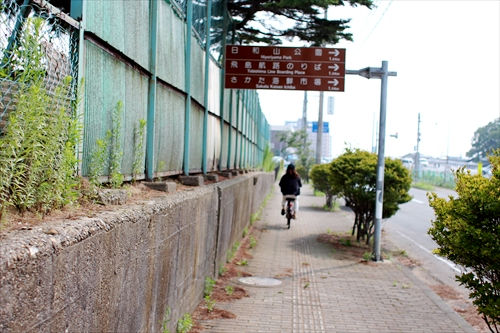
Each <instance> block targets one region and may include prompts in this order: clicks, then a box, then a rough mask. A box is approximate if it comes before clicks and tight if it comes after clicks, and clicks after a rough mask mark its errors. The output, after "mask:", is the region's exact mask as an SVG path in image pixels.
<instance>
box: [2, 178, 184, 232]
mask: <svg viewBox="0 0 500 333" xmlns="http://www.w3.org/2000/svg"><path fill="white" fill-rule="evenodd" d="M81 187H82V191H84V192H85V191H87V192H88V191H89V186H88V183H86V182H85V181H82V185H81ZM124 189H125V190H126V191H127V194H128V199H127V202H126V205H129V204H137V203H139V202H141V201H144V200H149V199H152V198H157V197H161V196H165V195H168V194H166V193H165V192H160V191H156V190H153V189H150V188H148V187H147V186H144V185H142V184H141V183H135V184H130V185H126V186H124ZM181 190H182V189H181ZM116 207H120V206H116V205H101V204H98V203H95V202H92V201H91V200H89V199H87V198H86V197H84V196H82V197H81V198H80V199H79V200H78V202H77V203H76V204H75V205H71V206H70V205H68V206H65V207H63V208H61V209H54V210H52V211H51V212H50V213H48V214H46V215H42V214H40V213H36V212H30V211H26V212H18V211H17V210H16V209H14V208H12V207H9V208H8V209H7V211H6V213H5V214H4V217H3V218H4V222H3V224H2V226H1V229H2V230H1V233H0V238H2V236H5V234H7V233H9V232H11V231H15V230H30V229H31V228H32V227H34V226H38V225H42V224H44V223H48V222H51V223H55V224H57V223H58V222H60V223H62V222H63V221H67V220H77V219H79V218H82V217H94V216H96V215H97V214H98V213H101V212H106V211H113V210H115V209H116Z"/></svg>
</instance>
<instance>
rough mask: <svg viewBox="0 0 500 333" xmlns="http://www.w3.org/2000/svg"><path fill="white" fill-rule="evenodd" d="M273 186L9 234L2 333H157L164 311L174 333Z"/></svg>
mask: <svg viewBox="0 0 500 333" xmlns="http://www.w3.org/2000/svg"><path fill="white" fill-rule="evenodd" d="M273 181H274V177H273V175H272V174H268V173H253V174H249V175H244V176H240V177H238V178H236V179H232V180H228V181H225V182H221V183H218V184H213V185H208V186H203V187H200V188H193V190H191V191H183V192H177V193H175V194H172V195H166V196H165V197H162V198H160V199H155V200H151V201H148V202H144V203H142V204H139V205H135V206H131V207H126V208H123V207H120V208H118V209H117V210H115V211H113V212H106V213H101V214H99V215H98V216H96V217H94V218H84V219H79V220H72V221H64V222H62V223H61V222H59V223H49V224H44V225H42V226H38V227H34V228H33V229H32V230H22V231H16V232H12V233H9V234H8V235H6V236H5V237H4V238H3V239H1V240H0V331H2V332H30V331H31V332H64V331H69V332H89V331H94V332H95V331H98V332H103V331H112V332H158V331H160V330H161V324H162V321H163V320H164V319H165V318H164V315H165V312H166V310H167V308H170V309H171V315H170V319H171V320H170V323H169V326H170V330H171V331H175V324H176V322H177V319H178V318H180V317H181V316H182V314H184V313H186V312H191V311H192V310H193V309H194V308H195V307H196V305H197V304H198V303H199V301H200V300H201V298H202V294H203V288H204V280H205V278H206V277H207V276H210V277H215V276H216V274H217V271H218V267H219V266H220V265H221V264H223V263H224V262H225V259H226V255H227V251H228V249H229V248H230V247H231V245H232V244H234V242H236V241H237V240H238V239H240V238H241V235H242V231H243V228H244V227H245V226H247V225H248V223H249V221H250V215H251V213H253V212H255V211H256V210H257V209H258V207H259V206H260V204H261V203H262V200H263V199H264V198H265V196H266V194H267V193H268V192H269V190H270V189H271V185H272V183H273ZM49 230H50V232H49Z"/></svg>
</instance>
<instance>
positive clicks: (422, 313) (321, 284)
mask: <svg viewBox="0 0 500 333" xmlns="http://www.w3.org/2000/svg"><path fill="white" fill-rule="evenodd" d="M275 186H276V187H275V189H274V194H273V196H272V198H271V199H270V200H269V202H268V204H267V206H266V208H265V209H264V211H263V214H262V217H261V220H260V221H258V222H256V227H257V228H259V229H261V230H262V231H263V232H262V233H261V236H260V238H259V239H258V244H257V246H256V248H255V249H253V250H252V252H251V254H252V255H253V259H251V260H249V264H248V267H245V271H247V272H249V273H251V274H252V275H253V276H259V277H274V278H278V279H279V280H281V281H282V284H281V285H280V286H277V287H252V286H244V288H245V289H246V290H247V292H248V294H249V295H250V296H249V297H245V298H243V299H241V300H236V301H232V302H229V303H217V304H216V307H217V308H219V309H224V310H227V311H230V312H232V313H234V314H235V315H236V319H216V320H205V321H202V322H201V323H200V324H201V325H202V326H203V327H205V329H204V331H203V332H218V333H219V332H231V333H234V332H307V333H309V332H475V331H474V329H473V328H472V327H471V326H470V325H469V324H468V323H467V322H466V321H465V320H464V319H462V317H460V316H459V315H458V314H457V313H455V312H454V311H453V310H452V309H451V308H450V307H449V306H448V305H447V304H445V303H444V302H443V301H442V300H441V299H440V298H439V297H438V296H437V295H436V294H435V293H434V292H433V291H432V290H431V289H429V288H428V287H427V286H426V285H424V284H423V283H422V282H420V281H419V280H418V279H417V278H416V277H415V276H414V275H413V273H412V272H411V270H410V269H409V268H407V267H405V266H402V265H401V264H399V263H397V262H396V261H394V262H387V261H386V262H384V263H370V264H366V263H365V264H364V263H362V262H360V259H361V257H355V256H352V255H347V254H346V253H344V252H343V251H341V250H339V249H335V248H334V247H333V246H332V245H331V244H327V243H323V242H318V240H317V238H318V236H319V235H320V234H325V233H326V232H327V231H331V232H341V233H344V232H349V231H350V229H351V226H352V222H353V220H352V218H353V215H352V213H350V212H348V211H345V210H340V211H336V212H333V213H329V212H325V211H324V210H323V209H322V208H321V207H322V206H323V204H324V198H320V197H314V196H313V193H312V190H311V188H310V187H308V186H305V187H304V188H303V191H302V192H303V194H302V195H301V196H300V212H299V214H298V218H297V220H295V221H292V226H291V229H290V230H287V229H286V220H285V218H284V217H283V216H281V215H280V202H281V194H280V193H279V188H278V187H277V185H275ZM234 283H235V284H236V283H238V282H237V279H235V280H234Z"/></svg>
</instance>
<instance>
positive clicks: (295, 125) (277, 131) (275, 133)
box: [271, 119, 332, 160]
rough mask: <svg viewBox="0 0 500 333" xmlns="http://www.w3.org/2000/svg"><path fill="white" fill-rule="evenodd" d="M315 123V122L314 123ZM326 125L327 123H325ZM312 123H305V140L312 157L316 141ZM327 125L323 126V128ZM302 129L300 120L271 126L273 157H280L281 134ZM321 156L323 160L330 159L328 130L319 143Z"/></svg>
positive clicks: (330, 149) (330, 148)
mask: <svg viewBox="0 0 500 333" xmlns="http://www.w3.org/2000/svg"><path fill="white" fill-rule="evenodd" d="M314 123H316V122H314ZM326 124H328V123H326ZM314 125H315V126H314V127H313V122H308V123H307V140H308V142H309V148H310V149H311V151H312V154H313V156H316V140H317V135H318V133H317V124H314ZM326 126H328V125H325V126H323V128H325V127H326ZM327 128H328V127H327ZM301 129H302V119H299V120H297V121H286V122H285V125H282V126H271V150H272V152H273V154H274V155H280V151H281V150H282V149H283V148H286V147H283V145H284V143H283V142H280V141H279V138H280V136H281V135H282V134H283V133H286V132H289V131H298V130H301ZM321 149H322V150H321V156H322V158H323V159H324V160H331V159H332V147H331V135H330V131H329V128H328V130H327V132H326V133H325V132H323V140H322V142H321Z"/></svg>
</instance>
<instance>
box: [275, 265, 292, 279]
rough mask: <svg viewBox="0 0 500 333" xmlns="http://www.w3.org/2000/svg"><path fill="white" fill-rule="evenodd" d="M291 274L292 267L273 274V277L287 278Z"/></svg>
mask: <svg viewBox="0 0 500 333" xmlns="http://www.w3.org/2000/svg"><path fill="white" fill-rule="evenodd" d="M292 276H293V269H292V268H287V269H285V271H284V272H283V273H278V274H276V275H275V276H273V277H274V278H275V279H278V280H280V279H283V278H289V277H292Z"/></svg>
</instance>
